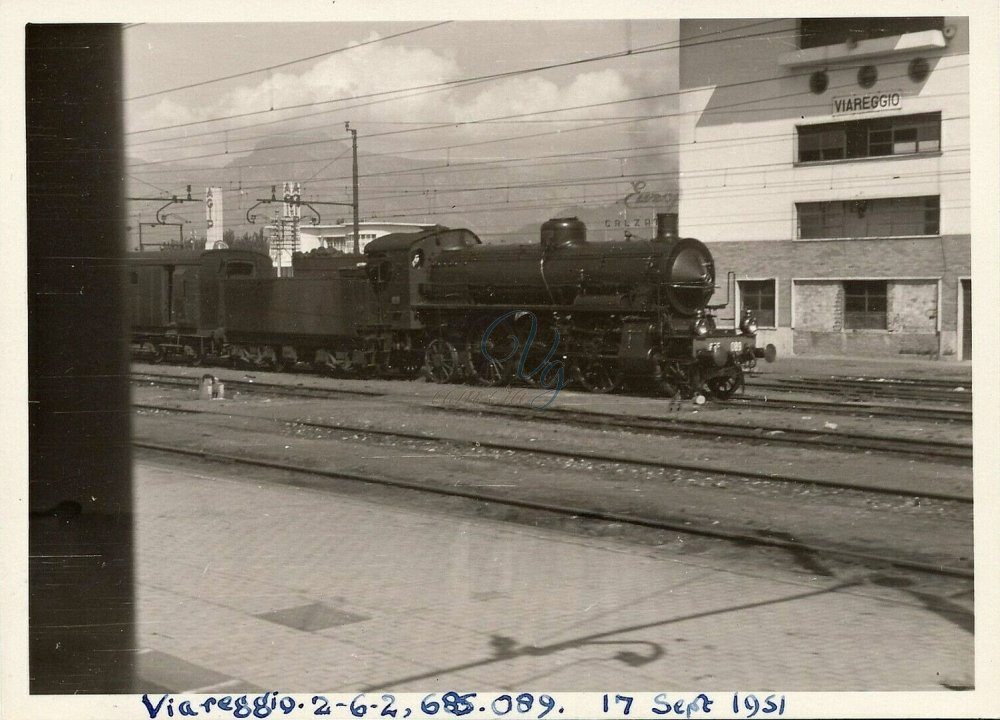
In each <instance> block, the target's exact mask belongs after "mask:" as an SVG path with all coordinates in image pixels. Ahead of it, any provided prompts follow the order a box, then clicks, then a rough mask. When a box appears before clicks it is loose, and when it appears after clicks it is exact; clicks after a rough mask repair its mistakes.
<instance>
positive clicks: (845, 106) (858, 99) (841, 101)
mask: <svg viewBox="0 0 1000 720" xmlns="http://www.w3.org/2000/svg"><path fill="white" fill-rule="evenodd" d="M902 109H903V97H902V94H901V93H900V92H899V91H898V90H894V91H892V92H880V93H867V94H865V95H845V96H843V97H835V98H834V99H833V114H834V115H846V114H852V113H866V112H876V111H879V110H902Z"/></svg>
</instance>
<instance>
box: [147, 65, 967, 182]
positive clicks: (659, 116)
mask: <svg viewBox="0 0 1000 720" xmlns="http://www.w3.org/2000/svg"><path fill="white" fill-rule="evenodd" d="M967 67H968V64H967V63H966V64H963V65H953V66H949V67H947V68H939V69H938V72H943V71H945V70H955V69H961V68H967ZM906 76H907V75H906V73H905V72H904V73H903V74H901V75H891V76H886V77H884V78H883V80H894V79H899V78H903V77H906ZM779 79H782V78H768V79H767V80H766V82H773V81H775V80H779ZM758 82H762V81H760V80H748V81H740V82H736V83H728V84H720V85H718V86H716V87H717V88H723V87H726V88H729V87H741V86H746V85H750V84H755V83H758ZM853 85H854V82H853V81H851V82H847V83H845V84H843V85H837V86H833V87H831V88H829V89H831V90H836V89H842V88H846V87H853ZM698 91H699V90H679V91H673V92H667V93H655V94H652V95H644V96H639V97H632V98H625V99H622V100H608V101H603V102H600V103H588V104H583V105H574V106H568V107H564V108H554V109H548V110H535V111H530V112H525V113H514V114H511V115H501V116H496V117H491V118H480V119H477V120H464V121H458V122H454V123H448V124H445V125H440V126H432V127H429V128H412V129H407V130H394V131H386V132H382V133H372V134H369V135H365V136H364V137H365V138H366V139H368V138H374V137H386V136H391V135H403V134H410V133H413V132H422V131H425V130H434V129H442V128H447V127H457V126H469V125H478V124H481V123H484V122H487V121H493V120H509V119H513V118H523V117H532V116H537V115H548V114H552V113H558V112H566V111H568V110H581V109H590V108H596V107H607V106H610V105H620V104H623V103H630V102H640V101H644V100H656V99H663V98H666V97H671V96H677V95H681V94H685V93H692V92H698ZM808 92H809V91H808V90H799V91H796V92H793V93H786V94H783V95H776V96H773V97H771V98H768V99H767V100H764V99H760V98H755V99H752V100H742V101H739V102H735V103H729V104H727V105H720V106H718V107H717V108H712V111H718V110H720V109H726V108H733V107H742V106H746V105H753V104H756V103H761V102H767V101H770V100H778V99H784V98H792V97H798V96H801V95H804V94H806V93H808ZM827 104H828V103H822V104H817V107H824V106H826V105H827ZM704 112H707V111H703V110H698V111H688V112H677V113H660V114H656V115H650V116H646V117H645V118H642V119H640V120H624V121H615V122H611V123H602V124H598V125H588V126H585V127H582V128H569V129H566V130H555V131H549V132H544V133H534V134H529V135H519V136H511V137H506V138H497V139H493V140H483V141H477V142H473V143H466V144H460V145H447V146H438V147H431V148H415V149H409V150H399V151H395V152H394V153H393V154H397V155H399V154H405V153H416V152H431V151H434V150H445V149H449V150H450V149H459V148H464V147H473V146H476V145H483V144H491V143H494V142H505V141H508V140H511V141H517V140H521V139H530V138H535V137H543V136H547V135H554V134H561V135H564V134H567V133H570V132H581V131H584V130H590V129H594V128H605V127H613V126H616V125H622V124H630V123H634V122H648V121H651V120H656V119H662V118H668V117H679V116H683V115H686V114H697V113H704ZM596 119H598V118H595V120H596ZM330 142H333V141H331V140H329V139H324V140H309V141H303V142H299V143H288V144H285V145H273V146H268V147H264V148H252V149H250V150H245V151H240V152H263V151H266V150H282V149H288V148H293V147H307V146H312V145H322V144H327V143H330ZM227 154H229V153H228V152H215V153H203V154H201V155H188V156H182V157H177V158H172V159H167V160H154V161H149V162H143V163H136V164H132V165H130V166H129V167H130V169H133V170H134V169H136V168H141V167H145V166H150V165H162V164H165V163H169V162H179V161H185V160H198V159H202V158H207V157H218V156H223V155H227ZM251 166H252V165H251ZM220 169H221V168H220Z"/></svg>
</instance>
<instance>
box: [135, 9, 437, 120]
mask: <svg viewBox="0 0 1000 720" xmlns="http://www.w3.org/2000/svg"><path fill="white" fill-rule="evenodd" d="M451 22H454V21H453V20H444V21H442V22H437V23H432V24H430V25H423V26H421V27H418V28H411V29H409V30H404V31H402V32H398V33H394V34H392V35H386V36H384V37H379V38H375V39H373V40H366V41H363V42H359V43H355V44H353V45H347V46H344V47H340V48H336V49H334V50H327V51H325V52H321V53H316V54H315V55H309V56H307V57H301V58H296V59H295V60H288V61H286V62H282V63H276V64H274V65H266V66H264V67H259V68H255V69H253V70H246V71H244V72H238V73H233V74H232V75H224V76H222V77H215V78H211V79H209V80H199V81H198V82H193V83H187V84H186V85H177V86H176V87H171V88H164V89H163V90H155V91H153V92H148V93H143V94H141V95H133V96H131V97H127V98H124V100H125V102H129V101H131V100H142V99H144V98H150V97H156V96H158V95H166V94H168V93H173V92H178V91H179V90H189V89H191V88H196V87H203V86H205V85H211V84H213V83H217V82H223V81H226V80H235V79H236V78H241V77H248V76H250V75H256V74H258V73H263V72H268V71H270V70H277V69H278V68H283V67H288V66H289V65H297V64H298V63H303V62H308V61H310V60H318V59H319V58H321V57H328V56H330V55H335V54H337V53H342V52H347V51H348V50H356V49H358V48H361V47H366V46H368V45H374V44H376V43H380V42H385V41H387V40H394V39H396V38H400V37H403V36H405V35H412V34H413V33H418V32H422V31H424V30H430V29H432V28H436V27H441V26H442V25H448V24H449V23H451Z"/></svg>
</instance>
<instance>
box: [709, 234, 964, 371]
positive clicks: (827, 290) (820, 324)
mask: <svg viewBox="0 0 1000 720" xmlns="http://www.w3.org/2000/svg"><path fill="white" fill-rule="evenodd" d="M702 239H703V240H706V241H707V242H708V247H709V249H710V250H711V251H712V254H713V256H714V258H715V265H716V277H717V278H718V280H717V282H718V284H719V286H720V287H719V289H718V290H717V291H716V295H715V297H713V298H712V303H721V302H726V300H727V298H726V294H727V287H726V274H727V273H728V272H729V271H733V272H735V273H736V278H737V280H739V279H742V278H755V279H764V278H775V279H776V280H777V290H778V307H777V322H778V326H779V328H787V327H789V326H790V325H791V308H792V287H793V283H792V281H793V279H795V278H816V279H820V278H830V279H831V280H840V279H843V278H868V279H876V278H884V279H886V280H889V281H892V280H895V279H896V278H906V277H922V278H939V277H940V278H941V301H940V305H941V306H940V308H938V307H937V305H938V296H937V282H936V280H934V281H923V282H920V281H897V282H890V284H889V288H888V292H889V297H888V298H887V300H888V303H889V304H888V308H887V309H888V313H889V315H888V318H887V320H888V325H889V331H888V332H886V331H857V332H844V331H843V329H842V328H843V320H842V317H843V315H842V308H843V297H842V295H839V296H838V293H842V288H841V286H840V283H839V282H826V283H824V282H821V281H820V282H805V281H803V280H799V281H798V282H797V283H795V286H796V292H797V293H798V295H797V296H796V299H795V325H796V327H795V333H794V343H793V344H794V348H795V352H796V353H799V352H803V353H814V354H859V355H896V356H898V355H899V354H904V355H934V354H937V353H939V352H940V353H941V355H943V356H948V357H954V347H953V346H954V335H955V330H956V328H957V323H958V286H959V281H958V278H959V277H962V276H969V275H971V274H972V273H971V239H970V237H969V236H968V235H948V236H943V237H940V238H915V239H889V240H830V241H815V242H802V241H792V240H774V241H754V242H711V239H710V238H702ZM938 311H940V313H941V321H940V324H941V331H942V332H941V333H940V336H939V333H938V331H937V317H936V313H937V312H938ZM732 313H733V308H732V307H729V308H726V309H725V310H723V311H721V312H720V313H719V317H720V319H721V321H722V322H723V323H724V322H729V321H731V320H730V319H731V318H732Z"/></svg>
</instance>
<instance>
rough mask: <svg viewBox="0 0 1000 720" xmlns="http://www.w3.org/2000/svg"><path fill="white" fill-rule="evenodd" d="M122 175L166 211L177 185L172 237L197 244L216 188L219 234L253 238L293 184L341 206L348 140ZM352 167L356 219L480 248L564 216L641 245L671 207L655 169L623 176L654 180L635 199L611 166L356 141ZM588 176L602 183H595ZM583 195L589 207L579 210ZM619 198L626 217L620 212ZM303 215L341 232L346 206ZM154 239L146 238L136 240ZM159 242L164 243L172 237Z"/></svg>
mask: <svg viewBox="0 0 1000 720" xmlns="http://www.w3.org/2000/svg"><path fill="white" fill-rule="evenodd" d="M210 147H211V146H210ZM193 150H195V148H192V151H193ZM191 154H199V153H195V152H192V153H191ZM220 161H223V162H220ZM602 163H603V164H602ZM129 164H130V167H129V168H128V169H127V177H126V183H127V185H126V187H127V193H128V196H129V197H163V198H164V202H166V201H167V200H169V198H170V195H172V194H173V193H177V194H178V196H179V197H180V198H181V199H186V189H185V186H186V185H188V184H190V185H191V196H192V200H193V202H190V203H188V202H184V203H182V204H179V205H176V206H171V207H170V208H168V209H166V210H165V211H164V212H165V213H167V214H171V215H172V216H173V217H171V218H168V220H170V221H173V222H179V221H181V219H186V220H187V221H188V222H186V223H185V226H184V235H185V237H188V236H189V235H190V234H191V233H192V232H193V233H194V234H195V235H198V236H201V237H203V236H204V233H205V209H204V205H203V201H204V195H205V187H206V186H208V185H209V184H211V185H213V186H218V187H221V188H222V190H223V207H224V211H225V227H226V228H227V229H233V230H234V231H235V232H236V234H237V235H238V236H239V235H242V234H243V233H244V232H253V231H254V230H259V229H260V228H261V226H262V225H261V224H262V223H263V222H266V218H268V217H269V216H271V214H272V213H273V212H274V210H275V209H279V208H280V206H279V205H270V204H261V205H259V206H258V207H257V208H255V210H254V214H255V215H257V224H256V225H253V224H250V223H249V222H248V221H247V217H246V215H247V211H248V210H249V209H250V208H251V207H252V206H253V205H255V204H256V203H257V202H258V200H259V199H266V198H270V195H271V186H272V185H276V186H277V187H276V191H277V194H278V196H279V197H280V195H281V183H282V182H283V181H298V182H299V183H301V184H302V187H303V194H302V198H303V200H305V201H327V202H345V203H349V202H350V201H351V146H350V141H349V140H345V139H342V138H341V137H339V136H338V137H336V138H333V137H331V134H330V133H324V132H318V133H317V132H312V133H310V134H305V133H298V134H295V135H275V136H269V137H263V138H260V139H258V141H257V142H256V143H255V148H254V150H252V151H250V152H249V153H243V154H240V155H233V156H232V157H231V158H228V159H227V158H225V157H221V158H220V157H211V158H200V159H194V160H192V161H190V162H186V163H182V162H171V163H162V164H153V165H150V164H144V163H143V161H141V160H138V159H135V158H133V159H131V160H130V163H129ZM358 166H359V170H360V175H361V179H360V215H361V219H362V220H385V221H392V222H416V223H428V224H430V223H440V224H443V225H448V226H451V227H468V228H469V229H471V230H473V231H475V232H476V233H478V234H479V235H480V236H481V237H483V239H484V241H486V242H491V243H492V242H497V243H512V242H514V243H517V242H537V241H538V233H539V227H540V225H541V223H543V222H545V220H547V219H549V218H552V217H572V216H576V217H579V218H580V219H581V220H583V221H584V222H585V223H586V224H587V227H588V233H589V234H588V237H589V238H590V239H591V240H598V241H599V240H611V239H621V238H622V237H623V235H624V232H625V220H626V216H627V217H628V220H629V230H630V232H632V233H634V234H635V235H637V236H640V237H646V236H648V237H652V236H653V234H655V213H656V212H657V211H660V212H663V211H668V210H673V209H674V207H675V202H674V198H676V177H675V176H671V175H669V174H667V175H664V174H663V173H662V172H659V171H661V170H662V169H661V168H658V167H651V168H647V169H643V168H636V169H635V170H633V172H636V173H641V172H653V173H656V176H658V177H659V178H660V179H657V180H655V181H654V180H651V181H650V182H649V189H648V190H645V191H644V194H643V195H642V196H640V195H639V194H637V193H636V186H635V184H634V183H633V182H630V181H628V180H626V179H622V180H620V181H614V179H613V178H614V176H615V175H617V174H618V172H619V165H618V163H617V160H615V159H613V158H609V159H607V160H606V161H601V160H598V161H597V164H596V165H595V164H592V165H587V166H586V169H581V170H571V171H569V172H568V171H567V167H564V166H559V165H552V164H549V165H542V164H541V163H540V164H538V165H537V166H536V165H532V164H523V163H519V164H517V165H513V166H504V165H503V164H500V163H493V164H490V163H480V164H469V163H468V162H467V161H466V162H465V163H463V162H455V163H454V164H452V163H448V162H447V161H442V160H439V159H427V160H415V159H412V158H409V157H402V156H395V155H382V154H376V153H370V152H367V151H366V150H365V149H364V139H363V138H360V139H359V151H358ZM569 167H570V168H574V167H577V166H572V165H571V166H569ZM573 172H575V173H576V175H577V177H574V176H573V174H572V173H573ZM590 177H598V178H600V177H609V178H611V179H610V180H609V181H608V182H607V183H604V184H599V183H596V184H595V183H594V182H593V181H591V180H590V179H589V178H590ZM578 178H579V179H578ZM667 178H669V179H667ZM654 185H655V187H654ZM588 195H589V196H590V197H591V198H593V199H591V200H588V199H587V196H588ZM581 196H582V201H581V200H580V199H579V198H581ZM572 198H577V199H576V201H573V199H572ZM627 198H629V199H630V202H629V205H630V207H626V202H625V201H626V199H627ZM158 207H160V204H158V202H157V201H149V200H147V201H135V202H130V203H129V219H130V222H132V223H133V224H134V222H135V220H136V219H137V218H138V217H140V216H141V219H142V221H144V222H152V221H153V215H154V213H155V211H156V210H157V208H158ZM314 207H315V209H316V210H317V211H318V212H319V214H320V216H321V219H322V222H323V223H334V222H337V221H338V220H340V219H344V220H346V221H348V222H349V221H350V217H351V208H350V207H349V206H338V205H321V204H315V205H314ZM302 216H303V221H304V222H307V221H308V219H310V218H313V217H314V216H313V214H312V213H311V212H309V211H308V210H307V209H305V208H303V213H302ZM636 221H638V226H636V225H635V223H636ZM159 230H160V229H159V228H153V229H152V230H150V229H148V228H147V229H145V232H146V233H152V232H153V231H159ZM163 232H164V233H165V234H166V236H169V237H176V234H177V229H176V228H172V229H164V230H163Z"/></svg>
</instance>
